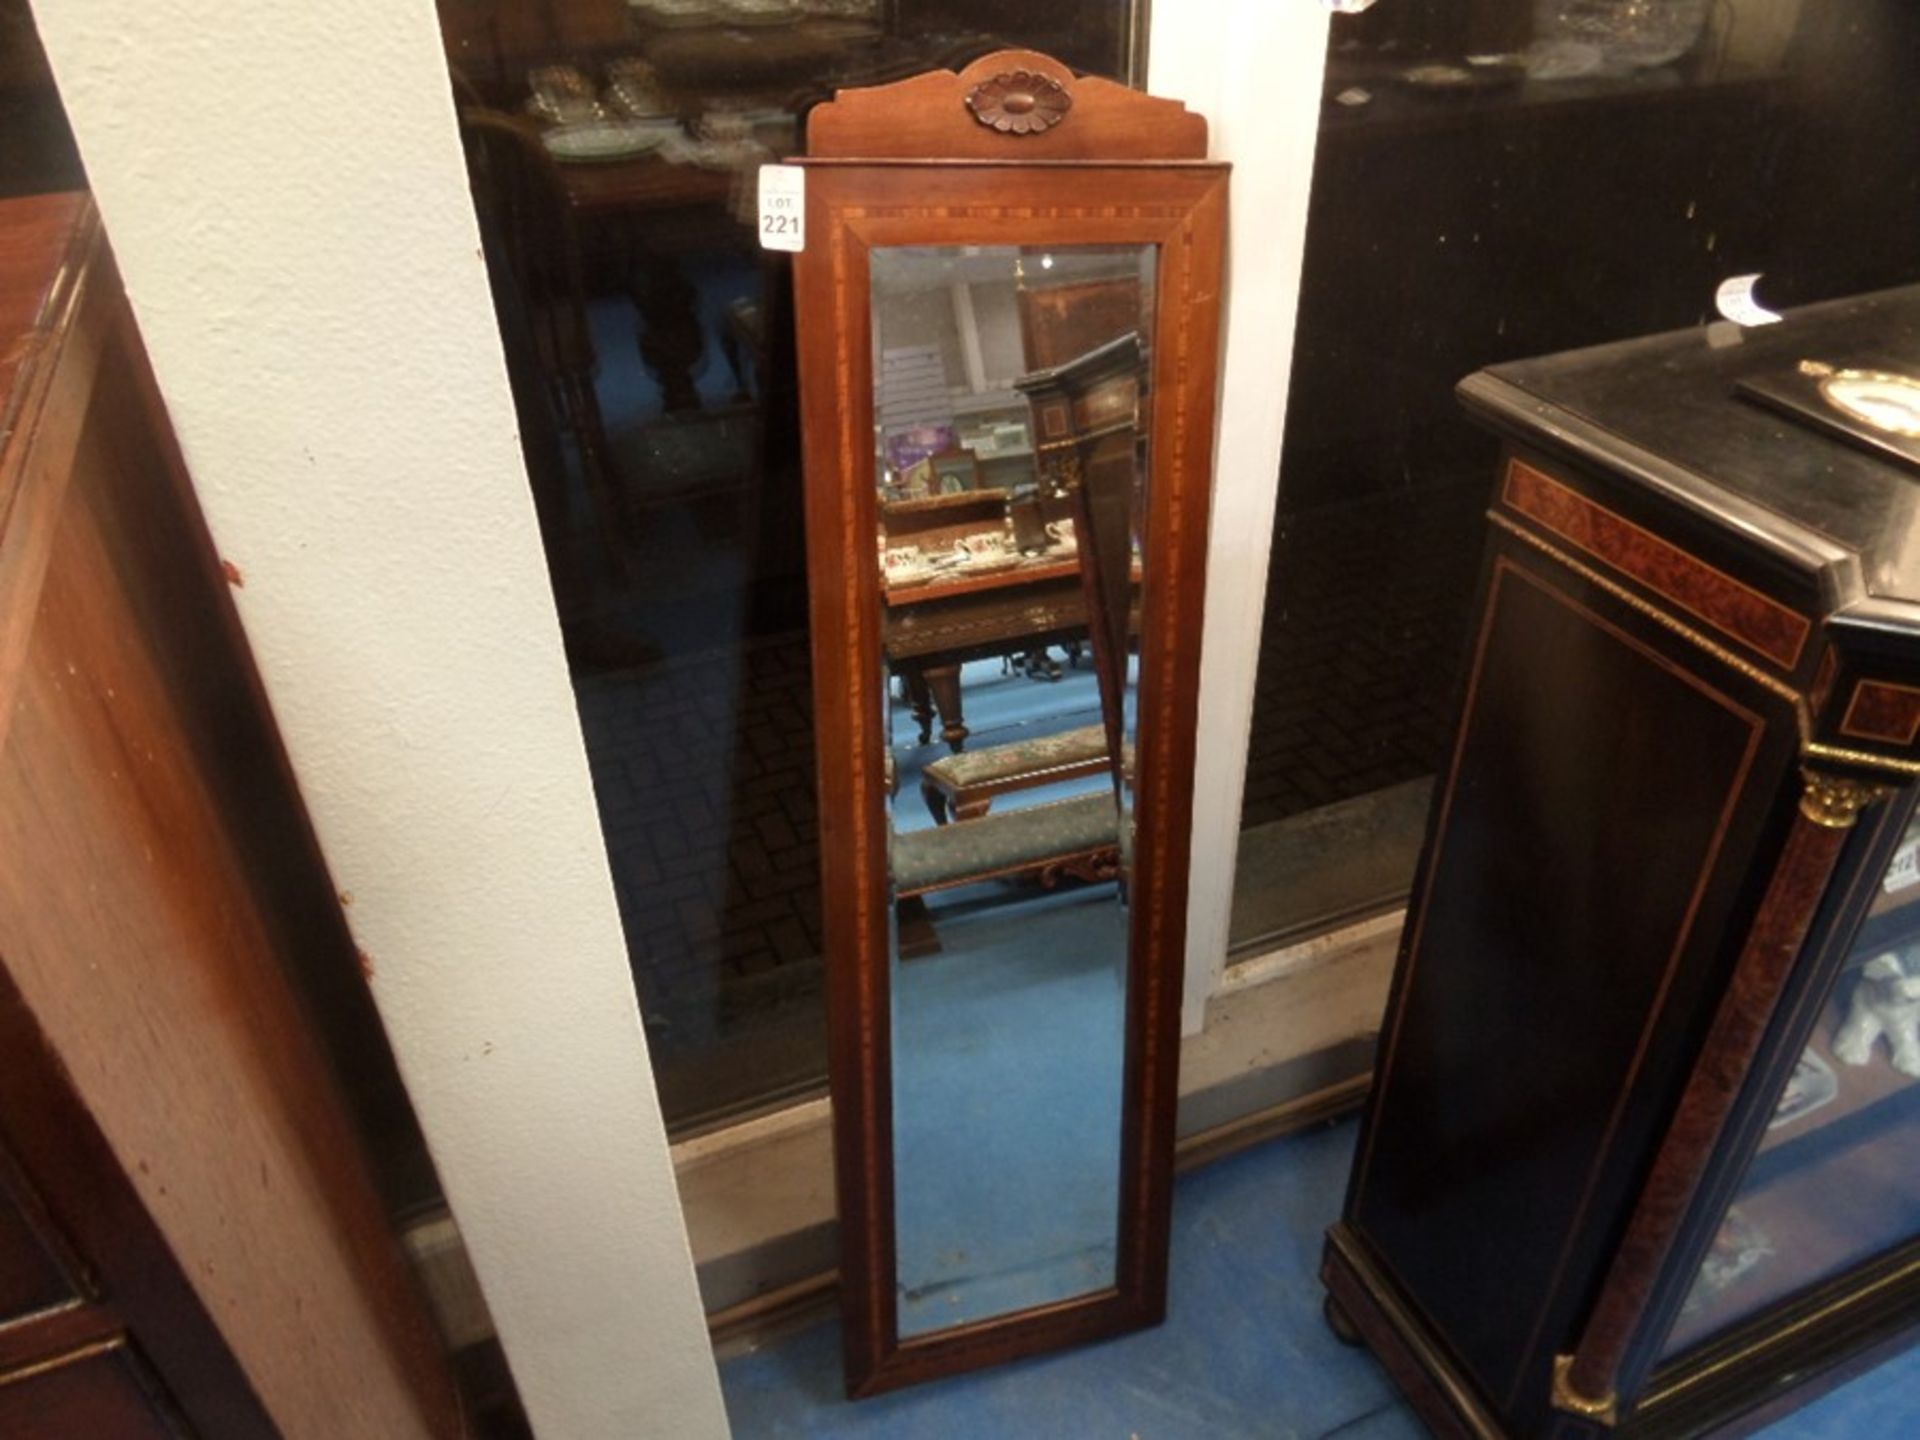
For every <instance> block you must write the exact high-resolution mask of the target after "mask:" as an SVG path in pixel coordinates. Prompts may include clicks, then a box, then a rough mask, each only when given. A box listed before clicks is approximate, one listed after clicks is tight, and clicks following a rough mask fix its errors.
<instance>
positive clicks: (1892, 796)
mask: <svg viewBox="0 0 1920 1440" xmlns="http://www.w3.org/2000/svg"><path fill="white" fill-rule="evenodd" d="M1869 355H1870V356H1872V357H1873V359H1874V361H1875V365H1874V368H1875V369H1876V370H1877V371H1879V372H1881V373H1885V374H1914V373H1920V287H1916V288H1910V289H1905V290H1896V291H1887V292H1882V293H1879V294H1876V295H1871V296H1866V297H1862V298H1859V299H1854V300H1848V301H1841V302H1834V303H1831V304H1827V305H1820V306H1812V307H1808V308H1806V309H1804V310H1801V311H1796V312H1791V313H1789V315H1788V316H1787V318H1786V321H1785V323H1782V324H1778V325H1770V326H1767V327H1765V328H1761V329H1740V328H1737V327H1735V326H1733V325H1730V324H1725V323H1722V324H1717V325H1714V326H1710V327H1706V328H1704V329H1700V330H1693V331H1686V332H1680V333H1676V334H1670V335H1664V336H1656V337H1652V338H1650V339H1645V340H1636V341H1630V342H1625V343H1622V344H1615V345H1608V346H1602V347H1599V348H1596V349H1593V350H1587V351H1580V352H1574V353H1570V354H1567V355H1561V356H1554V357H1549V358H1546V359H1542V360H1534V361H1525V362H1520V363H1516V364H1512V365H1506V366H1500V367H1497V368H1495V369H1493V370H1489V371H1485V372H1482V373H1481V374H1479V375H1476V376H1473V377H1471V378H1470V379H1469V380H1467V381H1466V382H1464V383H1463V385H1462V386H1461V398H1462V400H1463V402H1464V403H1465V405H1466V407H1467V409H1468V410H1469V411H1470V412H1471V413H1472V414H1473V416H1474V417H1475V418H1476V419H1478V420H1479V421H1481V422H1482V423H1484V424H1486V425H1488V426H1489V427H1490V428H1491V429H1493V430H1494V431H1495V432H1496V433H1498V434H1499V436H1500V437H1501V439H1502V441H1503V444H1504V455H1503V458H1502V461H1501V465H1500V469H1499V472H1498V474H1497V477H1496V483H1495V486H1494V491H1493V496H1492V503H1491V506H1490V509H1489V511H1488V525H1489V542H1488V545H1487V549H1486V554H1485V558H1484V561H1483V565H1482V571H1481V579H1480V587H1479V598H1478V602H1477V607H1476V616H1475V620H1474V625H1473V630H1472V634H1471V637H1470V642H1469V654H1468V663H1467V666H1466V667H1465V679H1464V681H1463V685H1462V694H1461V697H1460V702H1459V710H1458V717H1457V721H1456V727H1455V733H1454V740H1453V745H1452V749H1451V753H1450V755H1449V757H1448V760H1447V763H1446V766H1445V768H1444V769H1443V771H1442V775H1441V780H1440V783H1439V785H1438V786H1437V788H1436V792H1435V799H1434V805H1433V810H1432V813H1431V816H1430V819H1429V828H1428V834H1427V840H1426V845H1425V850H1424V853H1423V857H1422V861H1421V866H1420V870H1419V874H1418V876H1417V878H1416V883H1415V888H1414V893H1413V897H1412V900H1411V902H1410V905H1409V909H1408V921H1407V926H1406V929H1405V932H1404V934H1403V938H1402V941H1401V951H1400V958H1399V962H1398V967H1397V970H1396V974H1395V979H1394V984H1393V989H1392V992H1391V995H1390V998H1389V1002H1388V1009H1387V1014H1386V1017H1385V1020H1384V1023H1383V1027H1382V1032H1381V1049H1380V1055H1379V1060H1378V1064H1377V1068H1376V1072H1375V1084H1374V1090H1373V1094H1372V1096H1371V1097H1370V1100H1369V1103H1368V1109H1367V1115H1366V1120H1365V1123H1364V1125H1363V1128H1362V1132H1361V1135H1360V1139H1359V1146H1358V1150H1357V1153H1356V1157H1355V1161H1354V1169H1353V1173H1352V1177H1351V1179H1350V1182H1349V1190H1348V1195H1347V1199H1346V1204H1345V1208H1344V1212H1343V1215H1342V1218H1341V1220H1340V1222H1339V1223H1338V1224H1337V1225H1335V1226H1334V1227H1333V1229H1332V1230H1331V1231H1330V1232H1329V1235H1328V1241H1327V1248H1326V1253H1325V1259H1324V1264H1323V1270H1322V1274H1323V1278H1324V1279H1325V1281H1326V1284H1327V1287H1328V1292H1329V1294H1328V1318H1329V1320H1330V1322H1331V1323H1332V1324H1333V1325H1334V1328H1335V1329H1336V1331H1338V1332H1340V1333H1341V1334H1342V1335H1343V1336H1344V1337H1345V1338H1348V1339H1351V1340H1355V1341H1361V1342H1364V1343H1365V1344H1367V1345H1368V1346H1369V1347H1371V1348H1372V1349H1373V1350H1374V1351H1375V1352H1376V1353H1377V1354H1378V1355H1379V1357H1380V1358H1381V1359H1382V1361H1383V1362H1384V1363H1385V1364H1386V1365H1387V1367H1388V1369H1389V1370H1390V1371H1391V1372H1392V1373H1393V1375H1394V1377H1395V1379H1396V1380H1397V1381H1398V1383H1399V1384H1400V1385H1401V1387H1402V1388H1403V1389H1404V1390H1405V1391H1406V1392H1407V1394H1408V1396H1409V1398H1410V1399H1411V1400H1412V1402H1413V1403H1414V1404H1415V1406H1416V1408H1417V1409H1418V1410H1419V1411H1420V1413H1421V1415H1422V1417H1423V1418H1424V1419H1425V1420H1426V1422H1427V1424H1428V1425H1429V1426H1430V1427H1431V1428H1432V1429H1433V1430H1434V1431H1435V1433H1437V1434H1442V1435H1472V1436H1513V1437H1521V1436H1525V1437H1551V1440H1588V1437H1597V1436H1600V1435H1603V1434H1609V1433H1619V1434H1622V1435H1633V1436H1653V1435H1661V1436H1666V1435H1674V1436H1680V1435H1687V1436H1691V1435H1700V1434H1710V1433H1744V1432H1746V1431H1748V1430H1751V1429H1753V1428H1755V1427H1757V1426H1759V1425H1761V1424H1764V1423H1767V1422H1769V1421H1771V1420H1772V1419H1774V1418H1776V1417H1777V1416H1778V1415H1780V1414H1781V1413H1783V1412H1785V1411H1787V1410H1789V1409H1791V1408H1793V1407H1795V1406H1796V1405H1798V1404H1801V1403H1803V1402H1804V1401H1805V1400H1806V1399H1808V1398H1810V1397H1811V1396H1812V1395H1815V1394H1817V1393H1820V1392H1821V1391H1822V1390H1824V1389H1826V1388H1830V1387H1831V1386H1832V1385H1835V1384H1838V1383H1840V1382H1841V1381H1843V1380H1845V1379H1847V1378H1849V1377H1851V1376H1852V1375H1854V1374H1856V1373H1858V1372H1859V1371H1860V1370H1861V1369H1863V1368H1865V1367H1867V1366H1869V1365H1871V1364H1873V1363H1874V1362H1875V1361H1877V1360H1879V1359H1883V1358H1885V1357H1886V1356H1888V1355H1890V1354H1891V1353H1893V1352H1895V1351H1897V1350H1898V1349H1901V1348H1903V1347H1905V1346H1906V1345H1908V1344H1910V1343H1911V1341H1912V1340H1913V1338H1914V1337H1915V1327H1916V1325H1917V1324H1920V823H1917V822H1916V818H1915V808H1916V781H1917V779H1920V481H1916V478H1915V477H1914V476H1913V475H1912V473H1911V472H1910V471H1909V470H1907V469H1906V468H1905V467H1904V466H1903V465H1901V464H1899V463H1898V462H1897V460H1896V459H1894V458H1893V457H1891V456H1889V455H1886V454H1880V453H1876V452H1875V450H1874V449H1873V448H1872V447H1867V446H1862V445H1858V444H1854V443H1850V442H1849V441H1848V440H1847V439H1846V438H1844V437H1842V436H1839V435H1837V434H1836V433H1835V432H1834V428H1833V426H1831V425H1828V424H1822V423H1810V420H1809V417H1801V416H1796V415H1795V414H1793V413H1791V412H1790V411H1789V410H1786V409H1783V408H1781V407H1780V406H1778V405H1777V404H1775V403H1769V402H1768V401H1767V398H1766V397H1764V396H1761V395H1758V394H1756V393H1755V387H1753V386H1751V385H1750V384H1749V383H1748V382H1749V381H1750V380H1751V378H1752V377H1755V376H1769V375H1776V374H1780V373H1783V372H1788V371H1793V370H1795V369H1796V368H1798V367H1803V366H1807V365H1826V366H1833V367H1841V368H1844V367H1847V366H1850V365H1854V364H1857V363H1859V359H1860V357H1863V356H1869ZM1884 423H1886V424H1889V425H1892V426H1896V427H1897V426H1899V425H1900V424H1902V423H1904V420H1903V417H1902V415H1901V414H1898V413H1892V412H1889V413H1887V414H1886V415H1885V417H1884Z"/></svg>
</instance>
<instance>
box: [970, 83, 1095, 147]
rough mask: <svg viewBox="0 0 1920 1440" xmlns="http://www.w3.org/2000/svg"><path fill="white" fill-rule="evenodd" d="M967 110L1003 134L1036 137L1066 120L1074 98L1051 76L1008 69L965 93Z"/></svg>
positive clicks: (983, 123) (984, 123)
mask: <svg viewBox="0 0 1920 1440" xmlns="http://www.w3.org/2000/svg"><path fill="white" fill-rule="evenodd" d="M967 108H968V109H969V110H971V111H973V118H974V119H976V120H978V121H979V122H980V123H981V124H982V125H986V126H989V127H990V128H992V129H995V130H998V131H999V132H1000V133H1001V134H1002V135H1038V134H1039V133H1040V132H1041V131H1042V130H1051V129H1052V128H1053V127H1054V126H1056V125H1058V124H1059V123H1060V122H1061V121H1062V120H1064V119H1066V118H1067V111H1068V110H1070V109H1072V108H1073V97H1072V96H1071V95H1069V94H1068V93H1067V92H1066V90H1065V88H1064V87H1062V85H1061V84H1060V82H1059V81H1058V80H1055V79H1054V78H1053V77H1052V76H1051V75H1040V74H1036V73H1034V72H1033V71H1031V70H1009V71H1008V72H1007V73H1006V74H1004V75H995V76H994V77H993V78H992V79H990V80H982V81H981V82H980V83H979V84H978V85H976V86H974V87H973V89H971V90H970V91H968V92H967Z"/></svg>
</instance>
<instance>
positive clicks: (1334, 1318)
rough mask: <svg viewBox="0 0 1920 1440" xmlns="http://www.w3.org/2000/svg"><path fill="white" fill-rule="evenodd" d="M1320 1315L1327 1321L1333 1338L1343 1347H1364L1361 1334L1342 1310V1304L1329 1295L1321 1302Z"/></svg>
mask: <svg viewBox="0 0 1920 1440" xmlns="http://www.w3.org/2000/svg"><path fill="white" fill-rule="evenodd" d="M1320 1314H1321V1315H1322V1316H1323V1317H1324V1318H1325V1319H1326V1322H1327V1329H1329V1330H1331V1331H1332V1332H1333V1338H1334V1339H1336V1340H1338V1341H1339V1342H1340V1343H1341V1344H1342V1345H1356V1346H1357V1345H1364V1344H1365V1343H1366V1342H1365V1341H1364V1340H1362V1339H1361V1338H1360V1332H1359V1330H1357V1329H1356V1328H1355V1327H1354V1323H1353V1321H1352V1320H1350V1319H1348V1318H1347V1312H1346V1311H1345V1310H1342V1309H1341V1308H1340V1302H1339V1301H1338V1300H1336V1299H1334V1298H1333V1296H1331V1295H1329V1296H1327V1298H1326V1299H1325V1300H1323V1301H1321V1302H1320Z"/></svg>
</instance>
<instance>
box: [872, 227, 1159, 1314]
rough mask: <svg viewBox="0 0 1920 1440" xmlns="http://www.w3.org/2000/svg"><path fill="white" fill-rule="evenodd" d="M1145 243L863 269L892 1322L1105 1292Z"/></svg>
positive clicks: (1141, 455)
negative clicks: (887, 982)
mask: <svg viewBox="0 0 1920 1440" xmlns="http://www.w3.org/2000/svg"><path fill="white" fill-rule="evenodd" d="M1153 261H1154V250H1153V247H1151V246H1137V245H1136V246H1070V247H1062V248H1060V249H1058V250H1041V249H1034V248H1025V249H1022V248H1020V247H1015V246H1010V245H992V246H975V245H967V246H937V247H911V246H901V247H889V248H886V249H880V250H875V251H874V252H873V254H872V256H871V260H870V273H871V285H872V298H873V311H872V332H873V342H874V360H873V374H874V417H875V436H876V439H877V442H878V446H877V453H876V456H875V491H876V498H877V502H878V504H877V517H876V518H877V525H876V530H877V541H878V545H879V548H880V551H881V554H882V556H883V560H882V573H883V580H882V592H881V606H882V611H883V616H882V620H881V630H882V640H881V653H882V659H883V661H884V663H885V666H886V680H887V688H886V691H885V704H886V711H887V718H886V722H885V732H886V734H885V742H886V747H887V753H886V758H885V764H886V766H887V773H888V775H889V777H890V778H889V782H888V831H889V836H890V841H889V846H888V863H889V868H890V876H889V879H890V888H891V892H892V895H893V904H894V931H893V945H892V949H891V954H890V956H889V968H890V974H891V980H892V993H893V1045H892V1051H891V1055H890V1057H889V1058H890V1061H891V1068H892V1077H893V1137H894V1234H895V1253H896V1263H897V1274H896V1276H895V1282H894V1285H895V1292H896V1304H897V1307H898V1315H899V1328H900V1334H901V1335H902V1336H903V1337H906V1336H913V1335H922V1334H927V1333H930V1332H934V1331H939V1330H944V1329H947V1328H950V1327H952V1326H956V1325H964V1324H968V1323H971V1322H974V1321H977V1320H982V1319H987V1318H991V1317H993V1316H997V1315H1004V1314H1009V1313H1012V1312H1015V1311H1020V1310H1028V1309H1032V1308H1034V1307H1036V1306H1040V1305H1050V1304H1055V1303H1057V1302H1059V1301H1063V1300H1069V1299H1072V1298H1074V1297H1076V1296H1081V1295H1087V1294H1092V1293H1095V1292H1098V1291H1101V1290H1106V1289H1110V1288H1111V1287H1112V1286H1113V1284H1114V1279H1115V1268H1114V1267H1115V1262H1116V1258H1117V1253H1118V1246H1119V1224H1120V1215H1119V1179H1120V1133H1121V1125H1120V1122H1121V1116H1122V1114H1123V1112H1124V1108H1125V1107H1124V1103H1123V1090H1122V1078H1123V1076H1122V1070H1123V1062H1124V1059H1125V1053H1126V1051H1125V1019H1126V991H1127V921H1128V906H1127V873H1126V865H1127V859H1128V857H1129V855H1130V853H1131V850H1132V846H1131V843H1130V839H1129V836H1128V830H1129V828H1130V827H1131V824H1132V810H1133V805H1132V775H1131V773H1130V769H1129V766H1128V763H1127V761H1128V758H1129V757H1130V756H1131V754H1132V751H1133V733H1134V725H1135V721H1136V717H1137V706H1136V704H1135V703H1134V701H1135V697H1136V695H1137V693H1138V673H1139V672H1138V664H1137V660H1136V656H1135V654H1134V645H1133V635H1134V634H1135V633H1136V631H1137V617H1136V615H1135V609H1136V607H1135V600H1134V597H1135V596H1136V595H1137V593H1138V581H1139V578H1140V577H1141V574H1142V571H1143V560H1142V556H1141V550H1140V543H1139V542H1140V529H1139V523H1138V522H1139V518H1140V515H1141V510H1140V507H1139V505H1138V504H1137V497H1142V496H1143V495H1144V490H1145V484H1146V476H1147V466H1146V463H1145V462H1146V447H1147V437H1146V433H1145V431H1144V430H1143V429H1142V428H1141V426H1140V424H1139V421H1140V417H1141V415H1142V414H1143V402H1144V401H1145V399H1146V386H1145V383H1144V380H1145V375H1146V369H1147V355H1148V353H1149V343H1150V342H1149V340H1148V338H1147V337H1148V336H1149V334H1150V330H1151V322H1152V297H1153ZM1109 611H1110V612H1111V613H1109ZM962 1155H963V1156H966V1157H967V1163H966V1164H965V1165H964V1166H961V1165H956V1164H955V1163H954V1159H955V1157H956V1156H962Z"/></svg>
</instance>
